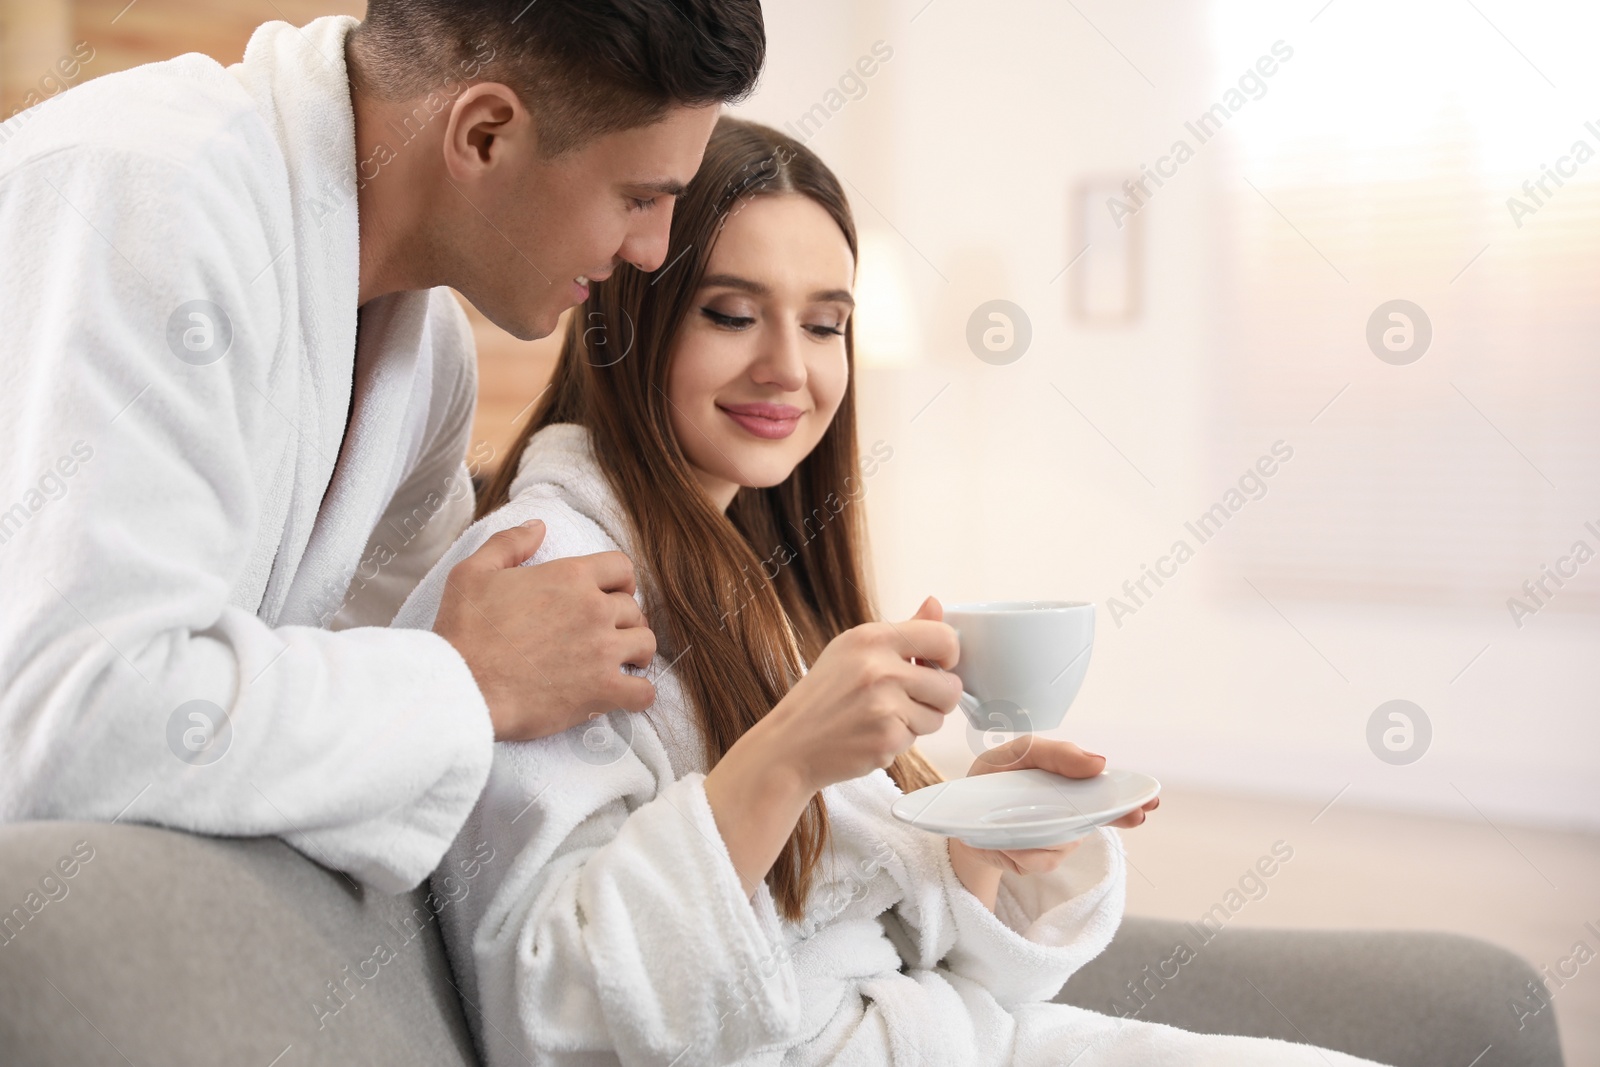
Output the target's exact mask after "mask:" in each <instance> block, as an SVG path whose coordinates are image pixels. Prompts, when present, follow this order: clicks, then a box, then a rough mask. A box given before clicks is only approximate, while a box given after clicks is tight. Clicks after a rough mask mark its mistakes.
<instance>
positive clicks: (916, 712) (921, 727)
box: [905, 704, 945, 737]
mask: <svg viewBox="0 0 1600 1067" xmlns="http://www.w3.org/2000/svg"><path fill="white" fill-rule="evenodd" d="M944 722H945V719H944V714H943V713H942V712H938V711H934V710H933V709H932V708H929V707H926V706H924V705H922V704H912V705H911V708H910V710H909V711H908V712H907V713H906V717H905V724H906V729H908V730H910V731H911V732H912V733H914V734H916V735H917V736H918V737H926V736H927V735H928V734H931V733H936V732H937V731H938V729H939V727H941V726H943V725H944Z"/></svg>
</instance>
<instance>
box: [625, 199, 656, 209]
mask: <svg viewBox="0 0 1600 1067" xmlns="http://www.w3.org/2000/svg"><path fill="white" fill-rule="evenodd" d="M628 199H630V200H632V201H633V209H634V210H635V211H649V210H650V208H651V207H653V206H654V205H655V202H656V198H655V197H653V196H652V197H650V198H649V199H648V200H641V199H640V198H639V197H637V196H631V197H629V198H628Z"/></svg>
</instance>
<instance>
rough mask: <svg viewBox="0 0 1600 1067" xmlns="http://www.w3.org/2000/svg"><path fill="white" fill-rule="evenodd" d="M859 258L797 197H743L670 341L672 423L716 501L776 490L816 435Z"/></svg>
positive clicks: (835, 379) (839, 355)
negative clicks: (742, 490) (745, 491)
mask: <svg viewBox="0 0 1600 1067" xmlns="http://www.w3.org/2000/svg"><path fill="white" fill-rule="evenodd" d="M854 280H855V261H854V260H853V259H852V258H851V255H850V246H849V244H847V243H846V242H845V239H844V234H843V233H842V232H841V231H840V229H839V226H838V224H837V223H835V222H834V221H833V217H832V216H831V215H829V214H828V213H827V211H826V210H824V209H823V208H822V206H821V205H819V204H818V203H816V201H814V200H812V199H810V198H809V197H806V196H802V195H800V194H798V193H779V194H774V195H768V196H758V197H755V198H753V199H749V200H745V201H741V202H740V205H739V206H738V207H737V208H736V209H735V210H734V213H733V215H732V217H731V218H729V220H728V222H727V224H726V225H725V226H724V227H723V230H722V234H721V236H720V237H719V238H718V239H717V244H716V247H715V248H714V249H713V250H712V253H711V260H710V262H709V263H708V264H707V267H706V276H705V280H704V283H703V284H702V285H701V287H700V289H699V291H698V292H697V293H696V294H695V296H694V303H693V305H692V306H691V308H690V311H689V315H688V317H687V318H686V319H685V320H684V323H683V326H682V327H681V328H680V329H679V330H678V335H677V336H676V337H675V338H673V342H672V351H671V353H670V355H669V360H670V362H669V370H668V372H667V399H668V401H669V402H670V403H669V406H670V409H671V410H670V414H671V418H672V430H673V433H674V434H676V435H677V439H678V444H679V446H680V447H681V448H682V449H683V451H684V455H686V456H687V457H688V459H689V464H690V466H691V467H692V468H693V470H694V473H695V476H696V477H697V478H698V479H699V481H700V485H701V487H702V488H704V489H705V491H706V493H707V494H708V495H709V496H710V497H711V499H712V501H713V502H714V503H715V504H716V506H717V507H719V508H724V509H725V508H726V507H727V506H728V504H730V503H731V502H732V501H733V498H734V495H735V494H736V493H737V492H738V491H739V487H740V486H749V487H765V486H771V485H777V484H778V483H779V482H782V481H783V480H784V479H785V478H787V477H789V474H790V472H792V471H793V470H794V469H795V467H797V466H798V465H799V464H800V461H801V460H803V459H804V458H805V457H806V456H807V455H809V454H810V452H811V450H812V449H813V448H815V447H816V446H817V442H818V441H820V440H822V435H823V432H824V431H826V430H827V428H828V424H829V423H830V422H831V421H832V420H833V415H834V412H836V411H837V410H838V409H839V402H840V400H841V399H843V397H844V391H845V386H846V385H847V384H848V382H849V377H850V368H849V365H848V363H847V362H846V359H845V350H844V327H845V323H846V322H847V321H848V320H849V318H850V311H851V308H852V307H853V306H854V301H853V300H851V298H850V287H851V285H852V283H853V282H854Z"/></svg>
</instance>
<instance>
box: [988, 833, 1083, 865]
mask: <svg viewBox="0 0 1600 1067" xmlns="http://www.w3.org/2000/svg"><path fill="white" fill-rule="evenodd" d="M1081 844H1083V838H1081V837H1080V838H1078V840H1076V841H1068V842H1067V843H1066V844H1063V845H1054V846H1052V847H1050V848H1024V849H1008V850H1007V851H1006V857H1007V858H1008V859H1010V860H1011V862H1012V863H1014V864H1015V865H1016V866H1017V867H1018V868H1019V869H1020V871H1021V872H1023V873H1026V874H1046V873H1048V872H1050V871H1053V870H1055V869H1056V868H1057V867H1059V866H1061V862H1062V861H1063V860H1065V859H1066V858H1067V857H1068V856H1069V855H1071V854H1072V852H1073V850H1075V849H1076V848H1077V847H1078V846H1079V845H1081Z"/></svg>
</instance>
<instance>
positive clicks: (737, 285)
mask: <svg viewBox="0 0 1600 1067" xmlns="http://www.w3.org/2000/svg"><path fill="white" fill-rule="evenodd" d="M700 287H701V288H702V289H738V290H740V291H742V292H746V293H749V294H751V295H752V296H770V295H772V290H771V289H769V288H767V287H766V286H765V285H763V284H761V283H760V282H758V281H753V280H751V279H749V278H741V277H740V276H739V275H737V274H708V275H706V276H705V277H704V278H703V279H701V281H700ZM810 299H812V300H814V301H818V302H821V301H831V302H833V303H837V304H843V305H844V306H845V307H848V308H854V307H855V306H856V301H855V297H853V296H851V295H850V291H849V290H848V289H819V290H817V291H816V292H814V293H812V294H811V297H810Z"/></svg>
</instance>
